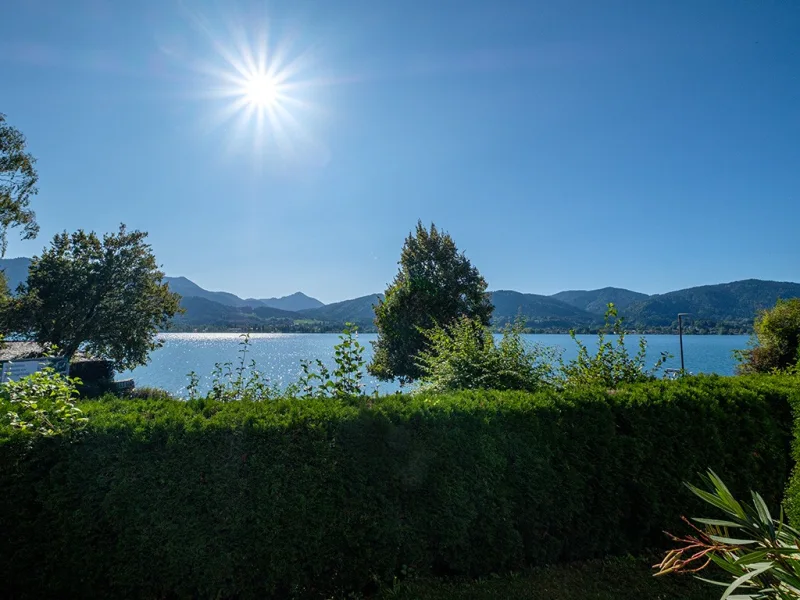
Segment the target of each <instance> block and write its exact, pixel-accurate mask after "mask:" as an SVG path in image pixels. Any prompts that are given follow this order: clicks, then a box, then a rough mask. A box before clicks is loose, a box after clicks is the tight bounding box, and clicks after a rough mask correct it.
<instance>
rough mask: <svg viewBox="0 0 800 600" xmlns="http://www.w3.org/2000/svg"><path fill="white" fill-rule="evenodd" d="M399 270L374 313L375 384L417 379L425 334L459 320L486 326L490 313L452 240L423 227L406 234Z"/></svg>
mask: <svg viewBox="0 0 800 600" xmlns="http://www.w3.org/2000/svg"><path fill="white" fill-rule="evenodd" d="M399 265H400V269H399V271H398V273H397V275H396V276H395V278H394V281H393V282H392V284H391V285H390V286H389V287H388V289H387V290H386V293H385V296H384V299H383V300H382V301H380V302H379V304H378V305H377V306H376V307H375V325H376V326H377V329H378V339H377V341H375V342H373V345H374V350H375V352H374V356H373V359H372V362H371V363H370V365H369V367H368V368H369V372H370V373H371V374H372V375H374V376H375V377H378V378H379V379H383V380H388V379H393V378H395V377H399V378H401V379H402V380H405V381H407V380H412V379H416V378H418V377H419V375H420V374H421V373H420V368H419V365H418V364H417V358H416V357H417V354H418V353H419V352H420V351H421V350H423V349H424V347H425V343H426V340H425V335H424V334H423V333H422V331H423V330H426V329H431V328H432V327H435V326H437V325H439V326H442V327H446V326H447V325H449V324H450V323H452V322H453V321H455V320H456V319H458V318H460V317H469V318H470V319H472V320H473V321H475V322H477V323H479V324H481V325H488V324H489V319H490V318H491V316H492V310H494V307H493V306H492V303H491V301H490V299H489V295H488V294H487V293H486V280H485V279H484V278H483V277H482V276H481V274H480V273H479V272H478V269H476V268H475V267H473V266H472V264H471V263H470V261H469V260H468V259H467V258H466V256H464V254H463V253H459V251H458V249H457V248H456V245H455V242H453V238H451V237H450V236H449V235H448V234H447V233H445V232H440V231H439V230H438V229H436V225H434V224H431V228H430V231H428V230H427V229H426V228H425V226H424V225H423V224H422V222H421V221H420V222H418V223H417V230H416V232H415V233H413V234H409V236H408V237H407V238H406V241H405V244H404V246H403V250H402V253H401V255H400V262H399Z"/></svg>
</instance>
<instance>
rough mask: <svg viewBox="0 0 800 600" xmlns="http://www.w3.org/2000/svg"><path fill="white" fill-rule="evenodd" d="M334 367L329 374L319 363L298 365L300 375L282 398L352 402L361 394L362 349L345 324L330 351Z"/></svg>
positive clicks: (353, 328) (354, 329) (351, 328)
mask: <svg viewBox="0 0 800 600" xmlns="http://www.w3.org/2000/svg"><path fill="white" fill-rule="evenodd" d="M333 361H334V363H335V365H336V366H335V367H334V369H333V371H331V370H330V369H329V368H328V367H326V366H325V363H323V362H322V361H321V360H320V359H316V361H310V360H303V361H300V367H301V368H302V370H303V374H302V375H301V376H300V379H299V381H297V382H296V383H294V384H292V385H290V386H289V388H288V389H287V391H286V394H285V395H286V396H296V397H298V398H355V397H358V396H362V395H363V394H364V383H363V381H364V368H365V366H366V364H367V361H366V360H365V359H364V345H363V344H362V343H361V342H359V341H358V327H356V326H355V325H353V324H352V323H347V324H345V330H344V332H342V334H341V335H340V336H339V343H338V344H336V345H335V346H334V347H333Z"/></svg>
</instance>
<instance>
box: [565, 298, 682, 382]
mask: <svg viewBox="0 0 800 600" xmlns="http://www.w3.org/2000/svg"><path fill="white" fill-rule="evenodd" d="M612 319H613V321H612ZM605 324H606V326H605V329H606V330H609V329H610V330H611V332H612V333H613V334H614V335H615V336H616V342H613V341H610V340H607V339H606V333H605V332H604V331H601V332H600V333H599V334H598V341H597V353H596V354H595V355H594V356H592V355H591V354H589V350H588V348H587V347H586V345H585V344H584V343H582V342H581V341H580V340H578V338H577V336H576V335H575V332H574V331H572V332H570V335H571V336H572V339H573V340H574V341H575V343H576V344H577V345H578V356H577V357H576V358H575V359H573V360H571V361H570V362H568V363H565V364H562V367H561V371H562V373H563V375H564V380H565V382H566V384H567V385H572V386H578V387H580V386H587V385H588V386H592V385H600V386H603V387H606V388H611V389H613V388H616V387H617V386H619V385H620V384H622V383H636V382H642V381H649V380H652V379H655V376H656V373H657V372H658V370H659V369H661V366H662V365H663V364H664V362H665V361H666V360H667V359H668V358H669V356H668V355H667V354H666V353H663V354H662V355H661V357H660V358H659V359H658V360H657V361H656V363H655V365H654V366H653V367H652V368H651V369H647V367H646V365H645V357H646V355H647V340H645V338H644V337H641V338H639V351H638V352H637V353H636V354H635V355H634V356H630V354H629V352H628V349H627V348H626V347H625V329H624V328H623V318H622V317H618V316H617V309H616V308H615V307H614V305H613V304H609V305H608V308H607V310H606V315H605Z"/></svg>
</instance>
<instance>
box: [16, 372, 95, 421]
mask: <svg viewBox="0 0 800 600" xmlns="http://www.w3.org/2000/svg"><path fill="white" fill-rule="evenodd" d="M79 384H80V380H79V379H74V378H73V379H70V378H66V377H63V376H61V375H59V374H58V373H57V372H56V371H55V370H54V369H53V368H52V367H47V368H45V369H42V370H41V371H37V372H35V373H32V374H30V375H28V376H26V377H23V378H21V379H19V380H18V381H6V382H5V383H3V384H2V386H0V402H1V403H2V404H3V408H4V409H5V411H4V412H5V415H4V416H5V419H6V422H7V423H8V424H9V425H10V426H11V427H13V428H15V429H21V430H24V431H29V432H31V433H36V434H39V435H43V436H53V435H58V434H61V433H66V432H70V431H74V430H77V429H80V428H81V427H82V426H83V425H85V424H86V417H84V416H83V414H82V412H81V410H80V409H79V408H78V407H77V406H75V397H76V396H77V395H78V392H77V389H76V386H77V385H79Z"/></svg>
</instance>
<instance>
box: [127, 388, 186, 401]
mask: <svg viewBox="0 0 800 600" xmlns="http://www.w3.org/2000/svg"><path fill="white" fill-rule="evenodd" d="M125 397H126V398H132V399H135V400H173V399H174V398H175V396H174V395H172V394H171V393H170V392H168V391H167V390H165V389H162V388H157V387H148V386H144V387H135V388H133V389H132V390H130V391H129V392H126V393H125Z"/></svg>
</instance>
